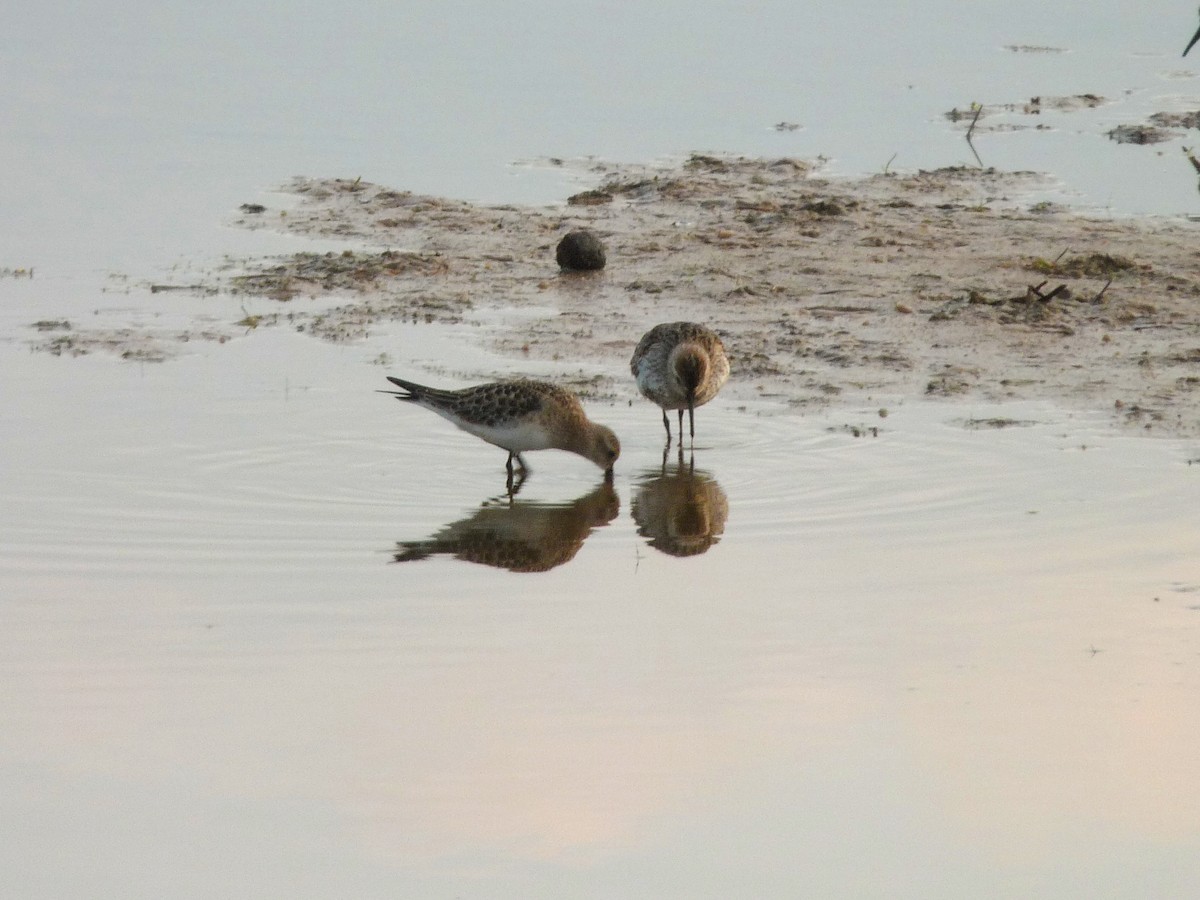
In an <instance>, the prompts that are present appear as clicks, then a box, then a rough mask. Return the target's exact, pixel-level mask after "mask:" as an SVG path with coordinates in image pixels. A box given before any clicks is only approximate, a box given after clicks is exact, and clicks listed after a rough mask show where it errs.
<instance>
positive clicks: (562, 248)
mask: <svg viewBox="0 0 1200 900" xmlns="http://www.w3.org/2000/svg"><path fill="white" fill-rule="evenodd" d="M554 258H555V259H557V260H558V264H559V265H560V266H561V267H562V268H564V269H571V270H576V271H594V270H596V269H603V268H604V261H605V260H604V244H603V243H601V241H600V238H598V237H596V235H594V234H592V233H591V232H590V231H587V230H586V229H582V228H580V229H577V230H576V231H572V232H570V233H569V234H567V235H566V236H565V237H564V238H563V239H562V240H561V241H559V242H558V249H557V250H556V251H555V252H554Z"/></svg>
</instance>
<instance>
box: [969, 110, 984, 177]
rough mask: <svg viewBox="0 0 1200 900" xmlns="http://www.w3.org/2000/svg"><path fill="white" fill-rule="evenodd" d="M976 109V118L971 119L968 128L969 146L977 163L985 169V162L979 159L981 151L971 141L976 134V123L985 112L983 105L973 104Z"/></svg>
mask: <svg viewBox="0 0 1200 900" xmlns="http://www.w3.org/2000/svg"><path fill="white" fill-rule="evenodd" d="M971 106H972V107H974V109H975V116H974V118H972V119H971V124H970V125H969V126H967V146H968V147H970V148H971V153H973V154H974V155H975V162H977V163H979V168H981V169H982V168H983V160H982V159H980V158H979V151H978V150H976V149H975V144H974V142H973V141H972V140H971V135H973V134H974V133H975V123H976V122H978V121H979V115H980V113H982V112H983V104H982V103H972V104H971Z"/></svg>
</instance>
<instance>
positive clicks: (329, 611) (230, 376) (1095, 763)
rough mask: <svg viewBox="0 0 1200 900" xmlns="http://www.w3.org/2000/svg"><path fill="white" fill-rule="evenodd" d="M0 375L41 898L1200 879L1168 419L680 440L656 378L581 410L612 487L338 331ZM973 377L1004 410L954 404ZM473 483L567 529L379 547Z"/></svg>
mask: <svg viewBox="0 0 1200 900" xmlns="http://www.w3.org/2000/svg"><path fill="white" fill-rule="evenodd" d="M461 337H462V334H461V330H458V331H456V329H453V328H449V329H440V328H436V329H435V328H430V329H400V330H399V331H398V332H397V333H396V334H394V335H392V337H391V340H394V341H396V342H399V343H404V342H406V341H419V342H420V343H421V345H422V346H425V347H428V348H429V352H430V353H431V354H436V353H438V352H439V350H440V349H441V348H443V347H444V346H445V344H444V343H442V342H446V341H448V342H453V341H455V340H457V339H460V338H461ZM300 353H302V354H303V357H304V360H305V366H304V368H303V370H302V371H298V370H297V368H296V367H295V366H294V365H292V366H288V365H287V364H286V361H287V360H289V359H294V358H296V355H297V354H300ZM497 365H498V366H500V367H503V365H504V364H503V363H502V362H501V361H497ZM0 371H2V375H3V381H4V383H5V384H6V385H10V386H11V387H10V388H9V390H8V391H7V392H6V393H8V396H9V397H10V400H9V401H7V402H8V405H9V406H10V409H9V415H10V417H11V418H10V421H12V422H13V423H14V426H15V427H14V428H12V429H11V433H10V435H9V437H8V438H7V439H6V441H5V446H4V456H5V465H4V467H3V475H2V476H0V478H2V479H3V484H2V490H3V494H4V496H5V498H6V502H5V504H4V505H3V508H2V510H0V596H3V597H4V598H5V600H4V603H3V604H2V605H0V660H2V663H0V665H2V666H3V678H0V719H2V720H3V722H4V723H5V727H4V728H3V729H2V730H0V781H2V782H3V784H2V787H0V793H3V795H4V796H5V797H6V804H5V806H6V812H5V814H4V817H3V823H4V825H3V830H4V832H5V835H4V838H5V839H4V840H3V841H2V842H0V846H2V847H3V849H2V850H0V867H2V868H3V870H4V871H6V872H7V873H9V876H8V877H9V879H10V884H13V885H14V888H15V890H16V893H17V894H19V895H20V896H25V897H41V896H46V897H49V896H73V895H74V896H78V895H81V894H86V895H87V896H97V897H98V896H114V897H116V896H121V897H128V896H150V895H153V894H162V893H163V892H164V891H165V892H167V893H169V894H171V895H172V896H212V894H213V893H214V892H222V891H226V890H227V891H229V892H232V893H237V894H240V895H252V896H297V895H299V896H332V895H338V896H345V895H350V894H352V895H354V896H362V897H367V896H395V895H396V893H397V891H399V892H400V893H401V894H404V895H408V896H461V895H468V896H470V895H477V896H488V897H495V896H513V897H516V896H521V897H530V896H544V897H559V896H579V895H587V896H591V895H611V896H655V897H661V896H680V897H682V896H728V895H730V893H731V892H733V893H737V892H739V891H742V890H744V889H745V888H746V886H747V885H753V889H754V892H755V893H756V894H758V895H765V896H794V895H795V894H796V893H804V894H813V895H821V896H847V895H866V896H914V897H916V896H921V897H955V896H964V895H979V893H980V892H981V891H982V892H983V893H986V894H988V895H990V896H1022V895H1025V896H1028V895H1032V894H1038V895H1050V896H1098V895H1099V896H1128V897H1134V896H1146V895H1147V893H1150V894H1153V895H1154V896H1178V897H1183V896H1186V895H1187V894H1188V893H1189V889H1190V887H1191V886H1194V885H1195V884H1197V883H1200V882H1198V881H1197V879H1200V863H1198V862H1197V859H1198V858H1200V857H1197V855H1196V854H1195V852H1194V849H1195V847H1196V846H1197V839H1198V838H1200V833H1198V832H1200V826H1198V824H1197V820H1196V818H1195V815H1194V811H1195V809H1196V808H1197V805H1198V804H1200V793H1198V791H1200V784H1198V783H1197V781H1196V780H1195V779H1194V778H1193V777H1192V774H1191V764H1190V759H1191V755H1192V754H1191V749H1192V748H1193V747H1194V746H1195V745H1196V743H1197V741H1198V740H1200V725H1197V722H1196V719H1195V717H1194V716H1193V715H1192V710H1193V708H1194V705H1195V696H1196V691H1197V689H1198V688H1200V602H1198V601H1197V596H1198V592H1200V573H1198V572H1197V569H1196V566H1195V561H1194V556H1195V553H1194V551H1195V529H1194V524H1193V522H1194V510H1195V507H1196V503H1197V500H1198V499H1200V496H1198V495H1200V488H1198V486H1197V484H1196V477H1195V476H1196V472H1197V469H1196V468H1195V467H1193V466H1190V465H1189V463H1190V461H1191V458H1192V457H1193V456H1194V448H1191V447H1189V446H1186V445H1184V444H1183V443H1181V442H1176V441H1172V440H1165V439H1162V440H1156V439H1146V438H1139V437H1129V436H1119V435H1114V434H1113V433H1111V432H1110V431H1109V430H1107V428H1106V427H1105V424H1104V422H1105V420H1104V419H1102V418H1100V417H1089V416H1085V415H1079V414H1075V415H1070V414H1067V413H1064V412H1063V411H1061V410H1056V409H1055V408H1053V407H1050V406H1034V405H1031V406H1023V407H1020V408H1008V407H989V406H973V407H960V406H954V405H947V404H939V403H930V404H927V403H908V404H902V405H892V406H890V407H887V415H886V416H881V415H880V412H879V407H874V408H871V409H862V410H850V411H842V412H834V413H828V414H809V415H806V416H799V415H796V414H793V413H785V412H780V411H779V410H778V409H777V408H775V407H771V406H769V405H766V404H761V405H759V406H755V405H743V404H739V403H737V402H736V401H732V400H726V399H725V398H718V400H717V401H714V402H713V403H712V404H710V405H709V406H707V407H704V408H702V409H701V410H700V413H699V414H698V416H697V427H698V432H699V434H698V438H697V445H696V449H695V451H694V454H691V455H689V458H687V459H685V461H684V463H683V465H682V466H680V463H679V461H678V459H677V458H676V457H675V454H674V452H672V454H670V457H669V458H668V461H667V463H666V467H665V473H664V466H663V460H662V452H661V451H662V441H661V439H662V433H661V421H660V418H659V415H658V412H657V410H656V409H654V408H653V407H650V406H649V405H648V404H646V403H644V402H641V401H636V400H635V401H634V402H633V403H632V404H628V403H619V404H617V405H614V406H602V405H601V406H596V405H593V406H592V412H593V414H594V416H595V417H596V418H597V419H599V420H601V421H604V422H606V423H608V424H610V425H612V426H613V427H614V428H615V429H616V430H617V431H618V433H619V434H620V435H621V436H622V437H623V442H624V447H625V451H624V455H623V456H622V459H621V461H620V463H619V465H618V469H617V477H616V479H615V481H614V484H613V487H612V492H613V494H614V495H615V496H610V495H608V494H606V492H605V490H604V488H603V485H602V480H601V478H600V477H599V472H598V471H597V470H596V469H595V468H594V467H592V466H590V464H588V463H587V462H585V461H583V460H580V459H577V458H575V457H572V456H569V455H566V454H556V453H542V454H532V455H531V459H530V462H531V463H532V465H533V470H534V471H533V474H532V476H531V477H530V479H529V480H528V481H527V482H526V485H525V486H524V488H523V489H522V490H521V491H520V492H519V493H518V495H517V497H516V499H515V500H514V501H513V503H512V504H509V502H508V501H507V498H505V496H504V491H503V476H504V473H503V461H504V454H503V452H501V451H498V450H495V449H494V448H491V447H488V446H487V445H485V444H482V443H481V442H478V441H476V440H475V439H473V438H470V437H469V436H467V435H465V434H461V433H459V432H457V431H455V430H454V429H453V428H452V427H450V426H449V425H448V424H447V423H445V422H443V421H442V420H440V419H438V418H436V417H434V416H431V415H428V414H427V413H425V412H424V411H423V410H417V409H412V408H408V407H401V406H399V405H398V404H395V403H394V402H392V401H390V400H389V399H388V398H387V397H386V396H384V395H380V394H375V393H373V392H372V391H373V389H374V388H375V387H377V386H379V384H380V383H381V382H383V377H382V376H383V373H384V371H385V370H384V369H382V368H379V367H373V366H369V365H366V364H364V361H363V349H362V348H361V347H358V348H351V349H343V348H336V347H331V346H328V345H324V344H319V343H316V342H311V341H309V340H308V339H306V338H304V337H302V336H298V335H289V334H284V333H278V334H273V335H262V336H256V338H255V339H254V340H247V341H237V342H234V343H232V344H230V345H228V346H225V347H213V346H207V347H204V348H201V351H200V352H197V353H195V354H194V355H191V356H188V357H186V358H184V359H181V360H178V361H176V362H173V363H171V364H169V365H166V366H151V367H144V368H140V367H137V366H133V365H114V364H113V363H111V362H109V361H107V360H103V359H93V358H86V357H85V358H80V359H56V358H47V357H44V356H28V355H25V353H24V351H19V350H16V349H14V348H13V347H12V346H11V345H10V346H8V347H5V348H3V350H2V352H0ZM409 374H414V375H416V374H420V373H413V372H410V373H409ZM235 386H236V387H235ZM629 399H630V400H634V398H633V396H632V394H631V396H630V398H629ZM885 405H886V404H885ZM997 416H1003V417H1008V418H1011V419H1014V420H1018V421H1019V422H1020V423H1021V424H1016V425H1012V426H1010V427H1006V428H1001V429H996V428H989V427H968V424H969V423H971V422H973V421H975V420H980V419H986V418H991V417H997ZM64 420H68V421H69V423H70V424H69V427H66V426H65V425H64ZM872 429H877V432H873V431H872ZM856 433H857V434H858V435H860V436H857V437H856V436H855V434H856ZM571 504H575V505H576V510H575V512H576V513H578V514H577V515H576V514H572V513H571V512H570V511H569V508H570V506H571ZM614 507H615V508H614ZM485 509H486V510H487V512H482V510H485ZM579 509H582V510H583V512H582V513H579ZM481 516H482V517H483V518H484V519H485V520H487V528H488V530H489V532H490V534H491V536H492V539H493V546H494V545H495V543H496V542H497V541H498V540H500V539H501V538H507V539H509V540H516V539H523V540H525V541H526V542H527V546H535V547H536V546H538V544H537V541H536V540H533V541H532V543H529V541H531V540H532V539H531V538H530V535H537V534H545V533H547V531H549V532H550V533H553V534H554V535H555V536H556V537H558V538H560V537H561V536H562V535H563V534H566V535H568V536H569V540H568V544H569V546H568V547H567V551H566V552H562V551H561V548H560V549H559V550H553V549H552V550H551V551H547V554H546V555H545V556H543V557H540V558H538V561H539V562H542V563H545V562H547V561H549V562H550V563H553V565H551V566H550V567H549V568H548V569H547V570H546V571H544V572H540V573H536V574H534V573H528V572H524V573H522V572H512V571H509V570H508V569H505V568H500V567H497V566H495V565H491V564H489V562H495V561H496V559H495V558H494V557H492V558H491V559H490V560H488V559H484V560H482V561H481V559H479V558H477V557H478V556H479V554H476V555H475V556H476V558H468V559H460V558H455V557H454V556H453V555H449V554H447V553H436V554H434V555H432V556H431V557H429V558H427V559H421V560H412V561H406V562H402V563H397V562H395V561H394V554H395V552H396V551H397V544H398V542H406V543H408V544H410V545H411V543H412V542H420V541H425V540H427V539H430V538H431V537H433V536H435V535H438V534H441V535H442V536H443V537H445V536H446V535H447V534H450V535H451V536H453V537H455V538H461V537H462V535H463V534H465V533H467V532H468V531H469V527H468V526H467V525H466V524H464V523H470V522H475V523H478V522H479V521H480V519H481ZM489 516H490V518H489ZM547 516H551V517H556V518H553V519H552V521H554V522H555V525H554V527H553V528H550V529H547V528H546V522H547V521H548V520H547V518H546V517H547ZM563 522H570V523H571V524H570V525H569V526H565V527H564V526H563V524H562V523H563ZM408 549H411V546H410V547H409V548H408ZM426 549H427V548H426ZM459 549H461V546H460V547H459ZM680 550H683V551H686V552H682V553H680V552H675V551H680ZM466 555H467V556H468V557H470V556H471V554H469V553H468V554H466ZM483 556H485V557H486V556H487V554H483ZM564 557H565V558H564ZM505 558H506V559H509V560H511V559H512V556H511V555H509V556H507V557H505ZM215 861H220V865H219V866H216V865H215ZM13 879H15V881H14V880H13Z"/></svg>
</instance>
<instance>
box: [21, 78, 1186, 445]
mask: <svg viewBox="0 0 1200 900" xmlns="http://www.w3.org/2000/svg"><path fill="white" fill-rule="evenodd" d="M1085 99H1086V101H1087V102H1088V103H1091V102H1093V101H1094V102H1101V101H1100V98H1091V97H1090V95H1089V97H1087V98H1085ZM1079 102H1084V101H1083V100H1080V101H1079ZM556 162H557V163H558V164H560V165H564V166H566V165H570V164H568V163H562V162H561V161H556ZM579 168H580V171H579V172H578V175H579V176H580V178H581V179H586V180H589V181H590V182H591V186H589V187H588V188H587V189H586V190H580V191H579V192H577V193H575V194H573V195H572V196H570V197H569V198H568V199H567V203H566V204H565V205H563V206H557V207H549V208H526V207H516V206H479V205H474V204H471V203H468V202H464V201H457V200H449V199H445V198H439V197H430V196H422V195H417V194H413V193H409V192H406V191H400V190H395V189H392V188H388V187H384V186H380V185H375V184H369V183H366V182H363V181H361V180H357V179H355V180H345V179H296V180H294V181H292V182H291V183H290V184H288V185H287V186H286V191H287V192H288V193H290V194H293V195H295V198H294V199H293V198H289V200H288V202H287V203H281V204H280V208H272V207H270V206H263V205H261V204H259V205H255V206H247V207H244V208H243V209H242V210H241V211H240V212H239V213H238V218H237V221H238V223H239V224H240V225H242V226H244V227H247V228H270V229H279V230H284V231H287V232H291V233H294V234H300V235H307V236H311V237H313V238H320V239H323V240H327V239H330V238H336V239H342V240H345V241H346V242H347V248H346V249H345V250H344V251H343V252H340V253H339V252H333V253H298V254H295V255H292V256H287V257H282V258H271V259H263V260H249V261H244V262H242V263H241V264H239V265H238V266H236V267H234V268H233V269H226V270H222V271H214V272H212V273H209V275H208V276H207V277H205V278H203V279H202V283H191V282H189V283H188V284H186V285H178V286H175V285H152V286H149V287H151V288H152V289H153V290H156V291H158V292H160V293H161V292H168V291H170V289H171V288H173V287H178V288H180V289H181V290H183V291H185V292H189V293H191V294H194V295H195V297H196V304H195V305H196V310H197V313H198V314H199V313H202V312H204V310H205V304H204V298H205V297H207V296H209V295H210V294H211V293H212V292H214V291H215V292H218V293H222V294H227V293H231V294H234V295H236V296H237V297H238V298H239V299H240V300H241V308H242V312H244V316H241V315H240V316H239V317H238V318H237V319H236V320H233V321H230V322H229V323H228V324H227V325H225V326H222V325H220V324H219V323H214V322H213V321H212V319H211V317H209V318H206V319H203V320H200V319H199V318H198V320H197V327H196V328H194V329H184V330H179V331H176V332H164V333H162V334H151V333H148V332H145V331H139V330H138V329H136V328H126V329H120V330H116V331H108V332H106V331H104V330H101V329H93V330H87V329H80V328H77V327H75V326H74V325H72V324H71V323H69V322H64V323H60V322H58V321H57V320H54V319H47V320H46V322H40V323H37V324H36V328H37V331H36V332H35V334H34V336H33V338H32V343H34V345H35V346H37V347H39V348H40V349H43V350H46V351H49V352H54V353H82V352H90V351H92V350H98V349H99V350H107V351H111V352H115V353H118V354H121V355H123V356H127V357H131V358H137V359H144V360H155V359H166V358H169V357H170V355H171V354H172V352H173V345H174V346H177V345H178V344H179V343H181V342H184V341H189V340H209V341H226V340H230V339H253V337H254V335H255V334H256V333H260V332H261V331H262V330H264V329H268V328H280V327H282V328H290V329H293V330H295V331H298V332H303V333H307V334H311V335H313V336H314V337H316V338H320V339H323V340H328V341H337V342H353V341H364V340H367V339H369V338H370V336H371V335H372V332H373V329H375V328H377V327H378V326H379V325H380V324H381V323H387V322H393V321H405V322H457V321H463V320H464V319H468V318H470V317H471V316H472V315H474V314H476V313H478V312H480V311H482V310H500V311H504V310H525V311H526V314H524V315H520V316H514V317H512V320H513V322H512V324H511V326H505V325H504V324H500V325H498V326H495V327H489V328H488V329H481V330H480V331H481V334H480V340H481V341H485V342H487V343H488V344H489V345H490V348H491V349H494V350H496V351H499V352H500V353H503V354H506V355H510V356H512V357H514V358H517V359H521V358H528V359H536V360H539V361H543V362H544V361H557V362H560V363H561V369H562V372H561V379H562V380H563V381H564V382H565V383H569V384H571V385H573V386H574V387H576V388H577V389H579V390H580V391H581V393H583V394H584V395H585V396H589V397H592V398H598V399H605V400H617V399H625V398H626V397H627V396H629V395H630V387H629V385H628V384H627V383H626V381H627V380H628V378H627V361H628V359H629V355H630V353H631V352H632V349H633V347H634V346H635V345H636V343H637V340H638V338H639V337H640V336H641V335H642V334H643V333H644V332H645V331H646V330H647V329H648V328H649V327H650V326H652V325H654V324H655V323H658V322H662V321H671V320H678V319H693V320H696V321H700V322H704V323H706V324H708V325H710V326H711V327H713V328H714V329H715V330H716V331H717V332H718V333H719V334H720V335H721V336H722V338H723V340H724V342H725V344H726V347H727V349H728V351H729V353H730V357H731V360H732V365H733V375H732V377H731V380H730V383H729V385H727V386H726V389H725V396H732V397H734V398H735V399H736V398H737V397H741V398H744V399H746V398H769V399H773V400H775V401H777V402H779V403H781V404H784V405H786V406H790V407H801V408H803V407H812V406H826V405H829V404H833V403H851V402H853V403H859V402H863V401H869V402H875V401H876V400H878V401H879V402H881V403H883V402H887V401H889V398H890V399H891V400H895V399H896V398H903V397H911V396H938V397H940V396H946V397H956V398H960V399H961V398H963V397H979V398H981V399H986V400H989V401H994V400H1005V399H1053V400H1056V401H1059V402H1062V403H1065V404H1067V405H1071V406H1083V407H1089V408H1106V409H1110V410H1112V412H1113V415H1114V417H1115V418H1116V419H1117V420H1118V421H1120V422H1123V423H1128V424H1130V425H1133V426H1136V427H1137V428H1140V429H1149V430H1155V429H1158V430H1162V431H1166V432H1170V433H1192V432H1195V431H1197V423H1198V421H1200V419H1198V415H1197V414H1198V413H1200V309H1198V305H1200V272H1198V269H1197V266H1196V249H1195V248H1196V238H1197V229H1198V227H1200V226H1197V224H1196V223H1192V222H1189V221H1184V220H1165V219H1150V218H1146V219H1133V218H1099V217H1093V216H1089V215H1086V214H1083V213H1081V212H1079V211H1076V210H1072V209H1069V208H1065V207H1060V206H1057V205H1054V204H1050V203H1046V202H1032V201H1031V200H1030V199H1029V198H1030V197H1031V194H1032V192H1034V191H1036V190H1038V189H1043V188H1045V187H1046V182H1045V179H1044V178H1043V177H1042V176H1039V175H1037V174H1035V173H1024V172H1017V173H1013V172H1001V171H996V170H993V169H984V168H966V167H955V168H944V169H937V170H933V171H917V172H912V173H883V174H878V175H875V176H871V177H864V178H857V179H832V178H827V177H823V176H822V174H821V172H820V170H819V168H818V167H817V166H816V165H815V164H813V163H810V162H806V161H803V160H797V159H748V158H740V157H726V156H712V155H693V156H691V157H690V158H688V159H687V160H684V161H682V162H678V163H672V164H664V165H658V166H625V165H612V164H599V163H592V162H588V163H580V164H579ZM297 199H298V202H295V200H297ZM581 228H586V229H587V230H589V231H590V232H592V233H593V234H595V235H596V236H597V237H599V238H600V240H601V241H602V242H603V244H604V247H605V250H606V253H607V265H606V267H605V268H604V269H603V270H601V271H595V272H570V271H565V270H561V269H560V268H559V266H558V265H557V263H556V260H555V251H556V247H557V245H558V243H559V242H560V241H561V239H562V238H563V236H564V235H566V234H567V233H569V232H571V231H573V230H576V229H581ZM170 293H171V294H172V300H173V302H177V301H178V300H179V297H178V296H177V294H178V292H177V291H170ZM315 301H319V302H315ZM504 321H506V320H504V319H503V317H501V322H502V323H503V322H504ZM389 362H393V363H396V364H401V363H402V362H403V360H398V359H391V360H389ZM447 374H453V375H455V376H456V377H461V378H462V379H464V380H469V379H478V378H486V377H489V374H490V373H486V372H461V371H454V370H451V371H449V372H448V373H447Z"/></svg>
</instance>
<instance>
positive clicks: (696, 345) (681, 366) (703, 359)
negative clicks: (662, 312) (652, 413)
mask: <svg viewBox="0 0 1200 900" xmlns="http://www.w3.org/2000/svg"><path fill="white" fill-rule="evenodd" d="M629 368H630V370H631V371H632V372H633V376H634V378H636V379H637V386H638V390H640V391H641V392H642V396H644V397H645V398H646V399H648V400H651V401H653V402H654V403H657V404H658V405H659V406H661V407H662V411H663V427H664V428H666V429H667V444H668V445H669V444H670V443H671V423H670V420H668V419H667V410H668V409H675V410H678V411H679V440H680V441H683V411H684V410H685V409H686V410H687V413H688V428H689V430H690V432H691V436H692V437H693V438H695V436H696V421H695V410H696V407H697V406H703V405H704V404H705V403H707V402H708V401H709V400H711V399H712V398H713V397H715V396H717V391H719V390H721V385H723V384H724V383H725V379H727V378H728V377H729V359H728V358H727V357H726V356H725V346H724V345H723V344H722V343H721V339H720V338H719V337H717V333H716V332H715V331H713V330H712V329H711V328H706V327H705V326H703V325H697V324H696V323H695V322H667V323H664V324H662V325H655V326H654V327H653V328H651V329H650V330H649V331H647V332H646V333H645V334H644V335H643V336H642V339H641V340H640V341H638V345H637V349H636V350H634V351H633V359H631V360H630V361H629Z"/></svg>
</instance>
